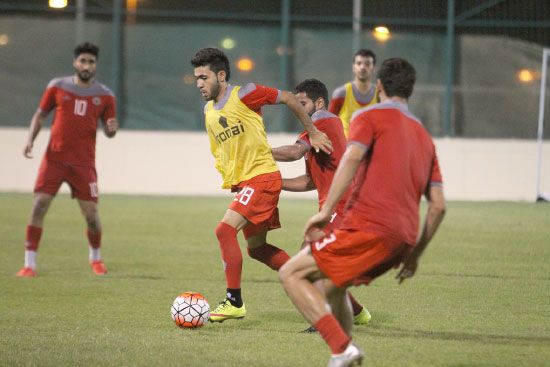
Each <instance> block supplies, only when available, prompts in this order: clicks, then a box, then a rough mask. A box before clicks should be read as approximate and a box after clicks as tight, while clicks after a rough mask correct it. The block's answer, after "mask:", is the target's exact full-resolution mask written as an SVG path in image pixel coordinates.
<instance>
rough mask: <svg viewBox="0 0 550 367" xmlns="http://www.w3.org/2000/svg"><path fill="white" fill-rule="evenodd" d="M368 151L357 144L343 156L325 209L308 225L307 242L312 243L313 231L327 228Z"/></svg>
mask: <svg viewBox="0 0 550 367" xmlns="http://www.w3.org/2000/svg"><path fill="white" fill-rule="evenodd" d="M365 153H366V149H365V147H364V146H360V145H357V144H350V145H348V148H347V149H346V152H345V153H344V155H343V156H342V160H341V161H340V164H339V165H338V168H337V169H336V173H335V174H334V179H333V180H332V184H331V185H330V189H329V192H328V196H327V200H326V201H325V204H324V205H323V208H322V209H321V211H319V213H317V214H315V215H314V216H312V217H311V218H310V219H309V220H308V222H307V223H306V227H305V230H304V236H305V239H306V242H310V241H311V238H310V235H309V233H310V232H311V231H312V230H315V229H319V228H323V227H325V226H326V225H327V224H328V223H329V222H330V218H331V216H332V213H334V210H335V209H336V205H337V204H338V202H339V201H340V199H341V198H342V196H343V195H344V193H345V192H346V190H347V189H348V187H349V186H350V185H351V181H352V180H353V177H354V176H355V173H356V172H357V168H358V167H359V164H360V163H361V161H362V160H363V157H364V156H365Z"/></svg>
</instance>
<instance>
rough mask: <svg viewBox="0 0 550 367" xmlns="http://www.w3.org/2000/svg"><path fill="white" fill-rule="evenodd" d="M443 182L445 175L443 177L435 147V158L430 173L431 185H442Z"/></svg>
mask: <svg viewBox="0 0 550 367" xmlns="http://www.w3.org/2000/svg"><path fill="white" fill-rule="evenodd" d="M442 183H443V177H441V170H440V169H439V161H438V159H437V154H436V153H435V148H434V159H433V162H432V173H431V175H430V185H433V184H435V185H440V184H442Z"/></svg>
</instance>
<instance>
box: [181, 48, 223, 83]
mask: <svg viewBox="0 0 550 367" xmlns="http://www.w3.org/2000/svg"><path fill="white" fill-rule="evenodd" d="M191 65H193V67H195V68H198V67H199V66H210V70H212V71H213V72H214V73H216V74H218V72H219V71H221V70H223V71H225V80H226V81H229V77H230V76H231V69H230V68H229V59H228V58H227V56H225V54H224V53H223V51H220V50H218V49H217V48H212V47H207V48H203V49H202V50H199V52H197V53H196V54H195V56H194V57H193V58H192V59H191Z"/></svg>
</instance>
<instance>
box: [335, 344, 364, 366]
mask: <svg viewBox="0 0 550 367" xmlns="http://www.w3.org/2000/svg"><path fill="white" fill-rule="evenodd" d="M364 355H365V354H364V353H363V351H362V350H361V349H359V348H358V347H357V346H356V345H355V344H353V343H349V345H348V347H347V348H346V350H345V351H344V352H343V353H340V354H333V355H332V357H330V359H329V361H328V367H351V366H360V365H361V364H362V363H363V356H364Z"/></svg>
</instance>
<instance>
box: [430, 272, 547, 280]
mask: <svg viewBox="0 0 550 367" xmlns="http://www.w3.org/2000/svg"><path fill="white" fill-rule="evenodd" d="M421 275H422V276H429V277H457V278H488V279H532V280H550V277H540V276H539V277H533V276H531V275H528V276H523V277H521V276H515V275H506V274H464V273H424V274H421Z"/></svg>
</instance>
